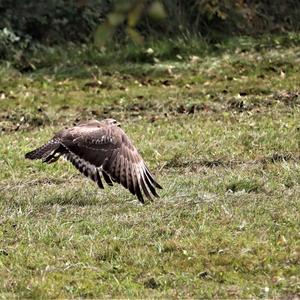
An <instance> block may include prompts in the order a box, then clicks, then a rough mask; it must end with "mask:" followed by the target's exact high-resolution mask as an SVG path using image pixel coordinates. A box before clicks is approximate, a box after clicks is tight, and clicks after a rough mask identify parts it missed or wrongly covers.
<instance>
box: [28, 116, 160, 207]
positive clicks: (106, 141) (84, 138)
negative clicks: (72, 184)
mask: <svg viewBox="0 0 300 300" xmlns="http://www.w3.org/2000/svg"><path fill="white" fill-rule="evenodd" d="M60 156H64V157H65V158H66V159H67V160H68V161H70V162H71V163H72V164H73V166H74V167H75V168H76V169H78V170H79V171H80V172H81V173H82V174H84V175H85V176H87V177H89V178H90V179H92V180H93V181H95V182H96V183H97V185H98V186H99V188H101V189H103V188H104V186H103V183H102V180H101V176H100V175H102V176H103V178H104V181H105V182H106V183H107V184H108V185H113V182H117V183H120V184H122V185H123V186H124V187H125V188H126V189H128V190H129V191H130V192H131V193H132V194H133V195H136V196H137V198H138V199H139V200H140V201H141V202H142V203H144V198H143V196H144V195H145V196H146V197H147V198H149V199H150V200H151V199H152V195H153V196H155V197H158V194H157V193H156V188H159V189H161V188H162V187H161V186H160V185H159V184H158V183H157V182H156V181H155V179H154V177H153V175H152V174H151V172H150V171H149V169H148V168H147V166H146V164H145V162H144V160H143V159H142V157H141V155H140V154H139V153H138V151H137V150H136V148H135V147H134V146H133V144H132V143H131V141H130V140H129V138H128V137H127V135H126V134H125V132H124V131H123V130H122V129H121V128H120V124H119V123H118V122H117V121H116V120H114V119H105V120H103V121H101V122H99V121H95V120H94V121H89V122H87V123H84V124H80V125H77V126H74V127H72V128H68V129H64V130H62V131H60V132H58V133H57V134H55V136H54V137H53V139H51V140H50V141H49V142H48V143H47V144H45V145H43V146H41V147H39V148H37V149H36V150H33V151H31V152H29V153H27V154H25V158H28V159H42V161H43V162H46V163H52V162H55V161H56V160H57V159H58V158H59V157H60Z"/></svg>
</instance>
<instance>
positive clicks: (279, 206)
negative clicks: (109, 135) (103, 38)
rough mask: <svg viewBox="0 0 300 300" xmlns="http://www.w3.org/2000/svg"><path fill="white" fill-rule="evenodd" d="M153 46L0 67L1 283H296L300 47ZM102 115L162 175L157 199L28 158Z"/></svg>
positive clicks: (143, 290)
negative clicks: (203, 49)
mask: <svg viewBox="0 0 300 300" xmlns="http://www.w3.org/2000/svg"><path fill="white" fill-rule="evenodd" d="M155 51H156V50H154V53H153V54H152V53H151V51H148V52H145V56H147V55H148V56H149V55H152V56H153V57H152V58H153V59H154V57H155V55H156V53H155ZM187 52H188V51H187ZM111 57H112V55H111ZM152 58H151V57H150V58H149V57H148V61H149V62H148V63H133V62H130V63H129V62H126V61H124V62H123V63H120V62H119V61H116V62H115V63H113V61H112V60H110V62H107V63H106V64H105V65H104V66H103V67H102V66H101V65H98V66H95V65H93V64H89V63H86V62H85V61H81V60H79V59H78V58H77V60H76V63H73V61H72V59H70V60H69V61H68V60H67V59H64V60H63V61H61V62H60V63H58V62H56V63H55V65H54V66H53V65H49V66H48V67H47V68H46V67H44V68H37V69H36V70H35V71H32V72H29V73H20V72H18V71H16V70H14V69H13V68H12V67H11V66H8V65H2V67H1V68H0V131H1V133H0V139H1V143H0V169H1V173H0V180H1V181H0V279H1V280H0V298H2V299H8V298H25V297H29V298H65V297H67V298H75V297H83V298H93V297H98V298H104V297H115V298H131V297H138V298H145V297H152V298H153V297H164V298H182V297H188V298H190V297H198V298H199V297H205V298H210V297H217V298H253V297H254V298H259V297H262V298H271V297H276V298H279V297H281V298H293V297H296V296H297V295H299V293H300V267H299V265H300V242H299V241H300V225H299V224H300V217H299V215H300V214H299V213H300V201H299V199H300V168H299V159H300V151H299V143H300V122H299V120H300V48H299V46H297V45H288V46H286V45H281V44H280V43H274V44H272V45H271V46H270V47H268V46H266V47H260V48H257V47H254V48H253V47H246V49H244V48H243V47H242V44H241V46H235V47H231V48H230V49H229V50H226V49H223V50H222V51H217V52H212V53H207V54H206V55H201V54H200V53H193V51H192V50H191V54H190V55H189V54H187V53H184V54H182V55H177V56H175V57H174V58H173V59H172V60H165V59H161V60H160V61H159V60H158V59H154V61H155V62H153V63H151V60H152ZM75 59H76V58H74V61H75ZM80 61H81V63H80ZM33 63H38V61H37V62H34V61H33ZM105 117H114V118H116V119H117V120H119V121H120V122H121V123H122V125H123V128H124V129H125V130H126V132H127V133H128V135H129V136H130V137H131V138H132V140H133V141H134V143H135V145H136V146H137V148H138V149H139V150H140V152H141V153H142V155H143V157H144V158H145V160H146V161H147V163H148V165H149V166H150V169H151V170H153V172H154V173H155V174H156V177H157V179H158V182H159V183H160V184H162V186H163V187H164V189H163V190H162V191H161V193H160V194H161V198H160V199H158V200H157V201H155V202H153V203H148V204H147V205H140V204H139V203H138V201H137V200H136V199H135V198H134V197H133V196H132V195H131V194H130V193H129V192H127V191H126V190H125V189H123V188H122V187H120V186H114V187H113V188H109V187H107V188H106V189H105V190H104V191H102V190H99V189H97V187H96V186H95V185H94V184H93V183H92V182H91V181H88V180H87V179H85V178H84V177H83V176H81V175H80V174H78V172H77V171H76V170H75V169H73V167H72V166H71V165H69V164H68V163H67V162H65V161H63V160H61V161H59V162H58V163H56V164H52V165H44V164H42V163H40V162H33V161H26V160H25V159H24V154H25V153H26V152H27V151H29V150H31V149H33V148H34V147H36V146H39V145H41V144H42V143H44V142H46V141H47V140H48V139H49V138H51V137H52V134H53V133H54V132H55V131H57V130H59V129H61V128H64V127H67V126H71V125H72V124H73V123H74V122H78V121H80V120H86V119H92V118H97V119H103V118H105Z"/></svg>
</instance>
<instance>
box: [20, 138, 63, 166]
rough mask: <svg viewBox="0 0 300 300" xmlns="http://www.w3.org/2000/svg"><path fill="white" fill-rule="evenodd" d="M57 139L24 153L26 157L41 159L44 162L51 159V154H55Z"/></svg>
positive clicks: (57, 146) (58, 145)
mask: <svg viewBox="0 0 300 300" xmlns="http://www.w3.org/2000/svg"><path fill="white" fill-rule="evenodd" d="M60 146H61V145H60V143H59V141H56V140H51V141H49V142H48V143H47V144H45V145H43V146H41V147H39V148H37V149H35V150H33V151H30V152H28V153H26V154H25V158H27V159H42V160H43V161H45V162H48V161H50V160H51V159H52V156H53V155H54V154H55V152H56V150H57V149H58V148H59V147H60Z"/></svg>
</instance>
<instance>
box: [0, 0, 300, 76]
mask: <svg viewBox="0 0 300 300" xmlns="http://www.w3.org/2000/svg"><path fill="white" fill-rule="evenodd" d="M153 3H154V4H155V5H156V6H155V5H154V6H155V8H156V12H155V13H156V15H155V13H154V18H153V17H152V18H151V16H149V14H148V13H147V9H148V8H149V7H150V5H151V4H153ZM159 5H160V6H159ZM162 8H163V10H164V11H163V12H162V11H160V10H161V9H162ZM109 13H110V16H111V17H112V18H111V23H112V24H113V25H112V26H114V27H115V28H114V30H113V31H114V32H113V33H112V31H111V30H110V28H108V29H107V31H108V32H109V33H108V36H109V37H110V34H111V36H113V37H114V42H115V43H114V46H116V45H117V47H120V45H122V44H123V43H124V42H128V40H132V39H133V40H134V42H139V41H140V40H141V39H144V38H145V40H146V41H147V40H149V39H157V40H159V39H162V38H163V39H168V38H172V39H173V40H174V39H176V38H181V39H189V38H190V37H191V36H193V37H197V38H199V39H202V40H203V41H204V42H205V43H208V44H209V45H216V44H218V43H220V42H221V41H224V39H227V38H229V37H232V36H239V35H243V36H245V35H248V36H253V37H254V36H255V37H257V36H258V35H263V34H269V33H277V34H281V35H284V34H285V33H286V32H291V31H294V32H295V31H299V28H300V17H299V16H300V2H299V1H297V0H289V1H280V0H274V1H267V0H263V1H243V0H225V1H221V0H177V1H173V0H162V1H134V0H131V1H124V0H123V1H122V0H115V1H112V0H74V1H64V0H51V1H37V0H29V1H23V0H14V1H12V0H1V1H0V29H1V31H0V57H1V59H2V60H11V61H14V62H17V67H18V68H21V69H22V68H24V69H25V70H26V69H28V66H29V65H30V64H28V62H27V63H26V59H24V55H25V54H28V53H31V54H32V53H34V52H35V51H40V50H41V48H42V47H50V46H55V45H65V44H66V43H75V44H79V43H90V42H92V41H93V40H94V38H95V32H96V30H97V28H99V25H101V24H104V23H105V20H106V17H107V16H108V14H109ZM112 13H114V15H112ZM130 14H131V15H130ZM162 14H163V15H165V17H164V16H162ZM155 16H156V17H157V18H155ZM130 18H131V20H130ZM133 19H134V20H133ZM128 23H131V25H130V26H131V27H134V31H131V32H129V35H128V31H127V33H126V28H128ZM130 26H129V27H130ZM102 33H103V32H102ZM130 36H131V39H129V37H130ZM177 46H178V45H177ZM178 47H180V46H178ZM175 48H176V47H175ZM175 50H176V49H175ZM171 52H172V51H171ZM173 52H174V51H173ZM175 52H176V51H175ZM177 52H178V51H177ZM169 54H172V53H169ZM24 65H25V66H24ZM29 69H30V66H29Z"/></svg>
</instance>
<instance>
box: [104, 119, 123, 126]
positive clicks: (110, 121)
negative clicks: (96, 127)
mask: <svg viewBox="0 0 300 300" xmlns="http://www.w3.org/2000/svg"><path fill="white" fill-rule="evenodd" d="M104 122H105V123H106V124H107V125H110V126H117V127H121V124H120V123H119V122H118V121H116V120H115V119H105V120H104Z"/></svg>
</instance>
